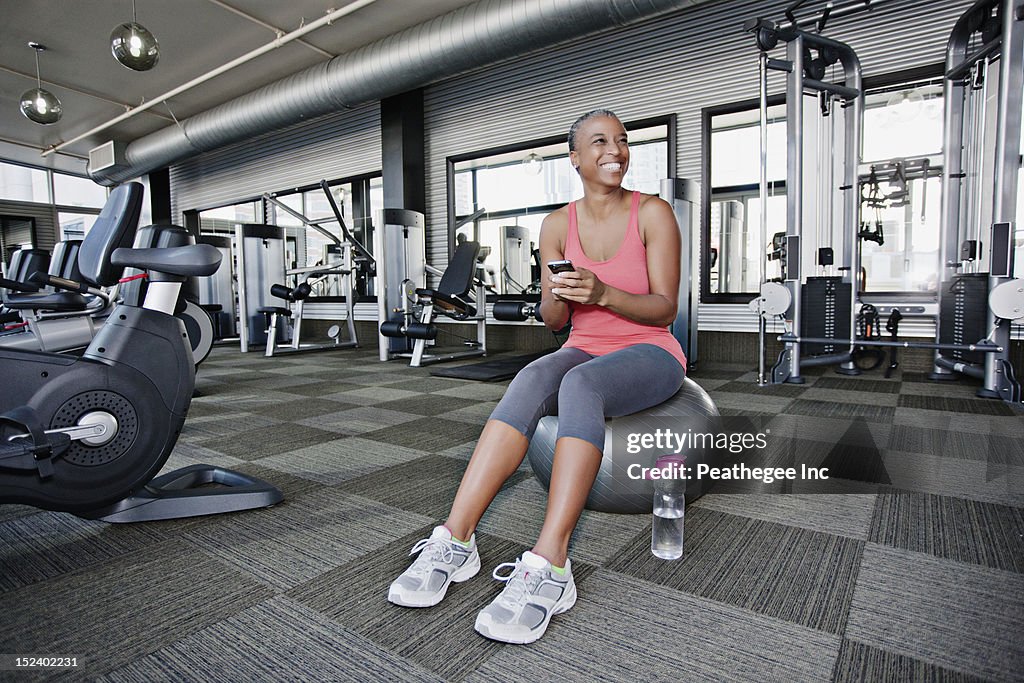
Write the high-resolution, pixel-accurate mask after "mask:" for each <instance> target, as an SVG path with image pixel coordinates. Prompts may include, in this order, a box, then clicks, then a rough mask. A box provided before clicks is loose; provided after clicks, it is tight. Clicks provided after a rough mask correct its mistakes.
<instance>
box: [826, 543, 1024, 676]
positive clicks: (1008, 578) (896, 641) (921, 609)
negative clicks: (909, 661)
mask: <svg viewBox="0 0 1024 683" xmlns="http://www.w3.org/2000/svg"><path fill="white" fill-rule="evenodd" d="M1022 627H1024V576H1021V575H1020V574H1016V573H1013V572H1004V571H1000V570H997V569H989V568H988V567H980V566H978V565H973V564H964V563H962V562H953V561H951V560H944V559H940V558H936V557H933V556H931V555H927V554H924V553H916V552H912V551H909V550H902V549H897V548H888V547H885V546H880V545H876V544H873V543H868V544H867V545H866V546H865V548H864V559H863V562H862V563H861V567H860V573H859V575H858V576H857V588H856V590H855V591H854V594H853V601H852V603H851V607H850V617H849V622H848V624H847V628H846V637H847V638H850V639H851V640H857V641H859V642H862V643H864V644H867V645H871V646H874V647H877V648H880V649H882V650H887V651H889V652H894V653H897V654H903V655H907V656H910V657H914V658H916V659H920V660H923V661H926V662H930V663H932V664H935V665H937V666H940V667H944V668H947V669H952V670H954V671H962V672H965V673H970V674H973V675H978V676H983V677H986V678H990V679H992V680H997V681H1019V680H1020V673H1021V671H1024V640H1022V639H1021V637H1020V634H1021V629H1022Z"/></svg>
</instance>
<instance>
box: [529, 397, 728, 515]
mask: <svg viewBox="0 0 1024 683" xmlns="http://www.w3.org/2000/svg"><path fill="white" fill-rule="evenodd" d="M718 414H719V413H718V408H716V407H715V404H714V402H713V401H712V400H711V397H710V396H708V395H707V392H705V391H704V390H703V389H701V388H700V386H699V385H698V384H697V383H696V382H694V381H693V380H692V379H690V378H686V379H685V380H683V386H682V388H681V389H680V390H679V391H678V393H676V395H675V396H673V397H672V398H670V399H668V400H667V401H665V402H664V403H660V404H658V405H656V406H654V407H652V408H648V409H647V410H642V411H640V412H639V413H634V414H632V415H627V416H626V417H620V418H615V419H614V420H611V421H609V422H608V423H607V426H606V427H605V446H604V457H603V458H602V460H601V470H600V471H599V472H598V473H597V479H596V480H595V481H594V486H593V488H592V489H591V490H590V495H589V496H587V502H586V507H587V509H588V510H596V511H599V512H618V513H626V514H630V513H643V512H648V513H649V512H650V511H651V507H652V502H653V500H654V484H653V482H652V481H650V480H644V479H630V478H628V477H625V476H623V472H625V471H626V468H628V466H629V465H630V464H632V463H639V464H640V465H641V466H643V467H650V466H652V455H651V451H650V450H641V452H639V453H636V454H630V453H628V452H627V450H626V448H625V442H624V435H625V434H629V433H639V434H653V433H654V432H655V431H656V430H659V429H662V430H663V429H666V428H670V429H673V431H677V432H680V433H681V432H685V431H686V430H687V429H694V431H697V430H698V429H699V426H700V425H704V424H710V423H711V418H716V417H718ZM673 418H674V419H673ZM670 425H676V426H675V427H671V426H670ZM613 430H614V432H615V435H614V438H613ZM557 434H558V417H557V416H548V417H542V418H541V419H540V423H539V424H538V425H537V431H536V432H535V433H534V435H533V439H532V440H531V441H530V448H529V450H528V451H527V452H526V457H527V458H528V459H529V461H530V466H531V467H532V468H533V473H534V474H535V475H536V476H537V479H538V480H539V481H540V482H541V484H543V485H544V488H545V489H546V488H548V484H549V482H550V481H551V463H552V461H553V460H554V457H555V438H556V435H557ZM613 449H614V451H613ZM666 452H667V451H663V452H662V453H660V454H664V453H666ZM613 453H614V464H615V468H614V469H615V473H616V474H615V476H613ZM684 455H685V456H686V465H687V467H692V466H695V465H696V464H698V463H700V462H705V461H707V459H708V458H709V457H710V453H708V452H705V451H704V450H702V449H697V450H692V449H687V450H685V451H684ZM703 492H704V491H703V489H702V488H701V486H700V482H696V481H691V482H689V483H688V484H687V488H686V501H687V503H690V502H693V500H695V499H696V498H698V497H700V495H701V494H702V493H703Z"/></svg>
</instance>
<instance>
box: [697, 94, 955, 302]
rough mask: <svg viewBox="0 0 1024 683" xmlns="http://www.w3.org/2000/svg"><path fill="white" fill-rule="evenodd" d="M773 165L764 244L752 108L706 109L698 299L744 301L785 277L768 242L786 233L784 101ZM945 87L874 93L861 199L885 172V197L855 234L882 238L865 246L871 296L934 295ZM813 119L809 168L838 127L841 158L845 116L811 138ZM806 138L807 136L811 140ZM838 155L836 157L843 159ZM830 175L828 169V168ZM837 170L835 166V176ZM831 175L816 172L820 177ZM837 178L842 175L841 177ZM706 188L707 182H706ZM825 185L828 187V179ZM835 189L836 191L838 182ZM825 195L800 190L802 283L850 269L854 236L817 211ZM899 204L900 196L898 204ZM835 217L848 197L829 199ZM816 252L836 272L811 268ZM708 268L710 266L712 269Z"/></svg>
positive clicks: (777, 105)
mask: <svg viewBox="0 0 1024 683" xmlns="http://www.w3.org/2000/svg"><path fill="white" fill-rule="evenodd" d="M769 104H770V106H769V111H768V121H769V123H768V165H767V176H768V183H769V191H768V194H769V197H768V205H767V212H768V216H767V223H768V235H767V238H766V237H764V236H762V234H761V227H760V223H761V208H760V198H759V190H760V188H759V183H760V177H759V176H760V169H761V160H760V125H759V119H760V113H759V110H758V107H757V104H756V103H753V102H743V103H738V104H735V105H724V106H719V107H712V108H709V109H705V110H704V137H705V141H706V142H705V152H704V154H705V163H706V164H707V168H706V170H705V176H704V181H705V204H706V207H707V208H706V209H705V214H704V225H705V228H704V230H705V232H704V243H705V251H704V261H703V263H704V264H705V267H704V268H703V269H702V270H703V272H702V273H701V280H702V300H704V301H708V302H718V303H741V302H742V303H746V302H747V301H749V300H750V299H751V298H752V297H753V296H754V295H755V294H756V293H757V291H758V289H759V286H760V283H761V282H763V281H764V280H766V279H772V278H777V277H779V275H780V274H781V273H780V267H779V263H780V262H779V261H774V260H769V261H767V272H762V267H763V266H762V264H763V263H765V261H764V255H765V249H766V248H768V246H769V245H768V244H767V243H766V241H765V240H766V239H768V240H770V239H771V236H772V235H774V234H776V233H779V232H784V231H785V230H786V222H787V218H788V217H787V206H786V156H787V141H786V124H785V104H784V99H783V98H782V97H778V96H777V97H773V98H770V100H769ZM942 119H943V105H942V83H941V80H934V81H932V80H926V81H920V82H914V83H900V84H895V85H892V86H887V87H880V88H876V89H873V90H872V89H868V90H867V93H866V95H865V114H864V128H863V138H862V141H863V150H862V156H861V159H862V162H861V169H862V173H861V176H860V182H861V189H862V196H864V193H866V192H867V191H868V184H869V180H870V178H871V171H870V169H872V168H876V169H878V171H879V173H880V178H881V180H879V182H878V183H877V190H876V195H877V196H881V197H886V196H889V197H891V199H890V200H887V201H885V202H881V204H882V205H881V206H879V207H868V206H866V205H862V208H861V224H862V225H861V226H860V228H859V230H861V232H866V233H875V234H877V232H878V230H877V227H876V226H881V233H882V235H883V236H884V239H882V240H881V242H882V243H881V244H880V243H878V239H877V238H876V239H875V240H874V241H872V240H870V239H861V240H860V242H859V248H860V250H861V265H862V266H863V268H864V270H865V273H866V276H867V289H866V291H867V292H869V293H871V294H878V293H882V294H891V293H901V294H903V293H920V292H931V291H934V290H935V287H936V282H937V278H938V268H937V266H938V249H939V244H938V243H939V220H940V210H939V206H940V192H941V183H940V180H939V178H940V176H941V172H942V126H943V121H942ZM815 120H816V119H810V118H809V116H807V117H805V143H806V142H807V140H811V143H810V144H809V145H808V147H807V148H805V149H806V151H805V154H804V165H805V168H809V169H812V170H813V169H814V166H813V165H814V164H815V163H816V158H815V152H814V145H813V140H814V138H815V137H820V135H817V136H816V135H815V133H816V132H817V133H819V134H827V133H828V132H829V125H831V126H834V132H835V136H836V137H835V145H836V148H837V150H840V149H841V148H840V146H841V145H842V140H843V133H842V129H841V118H840V117H835V116H834V117H832V118H831V119H824V121H825V123H824V124H823V125H822V127H821V128H820V129H819V130H818V131H814V129H813V126H814V125H815ZM807 131H810V133H807ZM837 153H840V152H837ZM897 164H898V165H899V166H898V169H897V166H896V165H897ZM826 168H827V167H826ZM839 172H840V169H839V168H838V167H837V168H836V173H837V174H838V173H839ZM824 173H825V170H823V169H818V175H819V177H823V174H824ZM836 179H837V180H838V179H839V176H838V175H836ZM709 180H710V183H709V182H708V181H709ZM826 182H827V181H826ZM836 184H837V185H838V183H836ZM824 192H825V190H824V189H821V188H818V187H816V186H815V187H811V188H807V187H805V188H804V195H805V200H806V201H805V204H804V222H803V238H804V245H805V248H804V251H803V255H804V261H805V265H804V267H803V269H802V270H803V275H804V276H805V277H806V276H808V275H821V274H828V275H834V274H837V271H836V269H835V267H836V266H840V265H842V264H843V263H848V262H849V258H848V256H847V255H846V253H845V252H846V249H847V244H848V239H849V237H848V236H847V235H843V234H841V233H842V230H841V223H840V222H839V219H838V218H835V219H829V218H827V217H824V218H823V217H822V216H819V215H816V211H817V212H821V211H823V210H821V209H818V208H817V206H816V204H814V201H815V197H820V196H823V193H824ZM897 197H898V198H897ZM832 201H833V205H834V210H835V212H836V215H837V216H838V212H839V211H840V208H839V207H841V205H842V199H841V197H840V195H839V193H838V191H837V192H834V194H833V195H832ZM818 247H832V248H833V250H834V254H835V266H832V267H819V266H817V265H816V264H815V263H810V262H808V259H809V258H811V256H810V255H811V254H814V253H816V250H817V248H818ZM708 266H710V267H708Z"/></svg>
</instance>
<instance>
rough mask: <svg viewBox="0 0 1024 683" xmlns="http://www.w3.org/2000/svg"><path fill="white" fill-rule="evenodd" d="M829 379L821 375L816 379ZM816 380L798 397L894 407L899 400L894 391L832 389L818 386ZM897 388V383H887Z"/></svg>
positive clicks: (827, 401) (810, 399)
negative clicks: (866, 391)
mask: <svg viewBox="0 0 1024 683" xmlns="http://www.w3.org/2000/svg"><path fill="white" fill-rule="evenodd" d="M822 379H830V378H828V377H822V378H819V379H818V382H820V381H821V380H822ZM818 382H815V383H814V384H812V385H810V386H808V387H807V390H806V391H805V392H804V393H803V395H802V396H801V397H800V398H801V399H802V400H805V401H819V402H822V403H854V404H864V403H870V404H871V405H877V406H890V407H893V408H895V407H896V404H897V403H898V402H899V394H897V393H896V392H895V391H887V392H872V393H865V392H862V391H850V390H849V389H833V388H831V387H822V386H818ZM887 386H892V387H895V388H898V387H897V385H892V384H887Z"/></svg>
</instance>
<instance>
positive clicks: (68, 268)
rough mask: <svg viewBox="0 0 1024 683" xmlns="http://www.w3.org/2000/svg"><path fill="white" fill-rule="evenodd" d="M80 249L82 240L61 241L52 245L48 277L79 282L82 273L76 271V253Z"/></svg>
mask: <svg viewBox="0 0 1024 683" xmlns="http://www.w3.org/2000/svg"><path fill="white" fill-rule="evenodd" d="M81 248H82V240H61V241H60V242H57V244H55V245H53V258H51V259H50V270H49V273H50V275H53V276H56V277H62V278H64V279H65V280H74V281H75V282H79V281H81V279H82V272H81V271H80V270H78V252H79V250H80V249H81Z"/></svg>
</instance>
